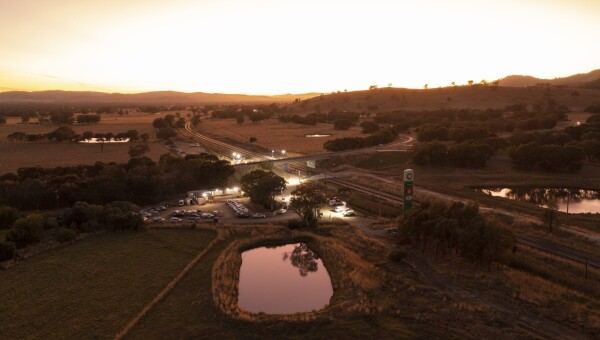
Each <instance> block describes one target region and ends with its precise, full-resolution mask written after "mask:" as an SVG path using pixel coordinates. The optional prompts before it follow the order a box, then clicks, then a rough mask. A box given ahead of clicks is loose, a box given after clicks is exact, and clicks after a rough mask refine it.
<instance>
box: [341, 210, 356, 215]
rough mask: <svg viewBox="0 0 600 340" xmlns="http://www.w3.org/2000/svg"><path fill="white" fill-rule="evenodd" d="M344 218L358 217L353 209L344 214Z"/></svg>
mask: <svg viewBox="0 0 600 340" xmlns="http://www.w3.org/2000/svg"><path fill="white" fill-rule="evenodd" d="M342 215H344V216H356V213H355V212H354V210H352V209H348V210H346V211H344V212H343V213H342Z"/></svg>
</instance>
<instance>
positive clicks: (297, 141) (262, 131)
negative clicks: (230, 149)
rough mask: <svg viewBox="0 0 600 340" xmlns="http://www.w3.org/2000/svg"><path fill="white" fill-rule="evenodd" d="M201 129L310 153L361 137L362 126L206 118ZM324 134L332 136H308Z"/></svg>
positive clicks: (266, 146) (214, 133) (269, 146)
mask: <svg viewBox="0 0 600 340" xmlns="http://www.w3.org/2000/svg"><path fill="white" fill-rule="evenodd" d="M198 130H199V131H200V132H204V133H207V134H209V135H211V136H222V137H225V138H228V139H231V140H235V141H238V142H240V143H247V147H250V143H248V140H249V138H250V137H256V138H257V141H256V143H254V144H256V145H257V146H259V147H262V148H264V149H266V150H275V152H280V151H281V150H286V152H291V153H300V154H310V153H317V152H323V151H324V150H323V143H325V142H326V141H328V140H331V139H336V138H342V137H360V136H364V135H363V134H362V133H361V128H359V127H353V128H351V129H349V130H346V131H343V130H335V129H334V128H333V124H317V125H303V124H294V123H282V122H279V121H278V120H276V119H268V120H264V121H262V122H260V123H258V124H253V123H251V122H247V123H244V124H241V125H240V124H237V122H236V120H235V119H210V120H203V121H202V123H201V124H200V125H199V127H198ZM310 134H322V135H330V136H329V137H319V138H307V137H306V135H310Z"/></svg>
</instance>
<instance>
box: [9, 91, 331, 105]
mask: <svg viewBox="0 0 600 340" xmlns="http://www.w3.org/2000/svg"><path fill="white" fill-rule="evenodd" d="M319 94H320V93H302V94H281V95H274V96H260V95H246V94H223V93H204V92H193V93H186V92H176V91H155V92H142V93H132V94H127V93H106V92H91V91H60V90H51V91H34V92H27V91H8V92H0V102H56V103H90V102H93V103H137V104H141V103H147V104H227V103H273V102H291V101H294V100H295V99H298V98H299V99H301V100H303V99H307V98H312V97H315V96H317V95H319Z"/></svg>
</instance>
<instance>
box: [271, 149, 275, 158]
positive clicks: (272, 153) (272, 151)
mask: <svg viewBox="0 0 600 340" xmlns="http://www.w3.org/2000/svg"><path fill="white" fill-rule="evenodd" d="M271 158H275V150H271Z"/></svg>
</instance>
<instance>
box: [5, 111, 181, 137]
mask: <svg viewBox="0 0 600 340" xmlns="http://www.w3.org/2000/svg"><path fill="white" fill-rule="evenodd" d="M164 115H165V114H157V115H154V114H149V113H143V112H141V113H139V112H138V113H130V114H128V115H123V116H119V115H116V114H102V115H101V119H100V123H98V124H94V125H76V124H74V125H71V126H70V128H71V129H73V131H75V132H76V133H79V134H81V133H83V132H85V131H92V132H94V133H107V132H112V133H114V134H117V133H119V132H126V131H127V130H138V132H139V133H140V134H142V133H147V134H149V135H150V138H154V128H153V127H152V121H153V120H154V119H156V118H160V117H164ZM183 116H184V115H182V117H183ZM36 122H37V121H36V119H31V121H30V124H21V119H20V118H14V117H9V118H7V120H6V124H3V125H0V140H6V136H8V135H9V134H11V133H13V132H24V133H27V134H44V133H49V132H52V131H53V130H55V129H56V128H57V127H58V125H53V124H46V125H39V124H35V123H36Z"/></svg>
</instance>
